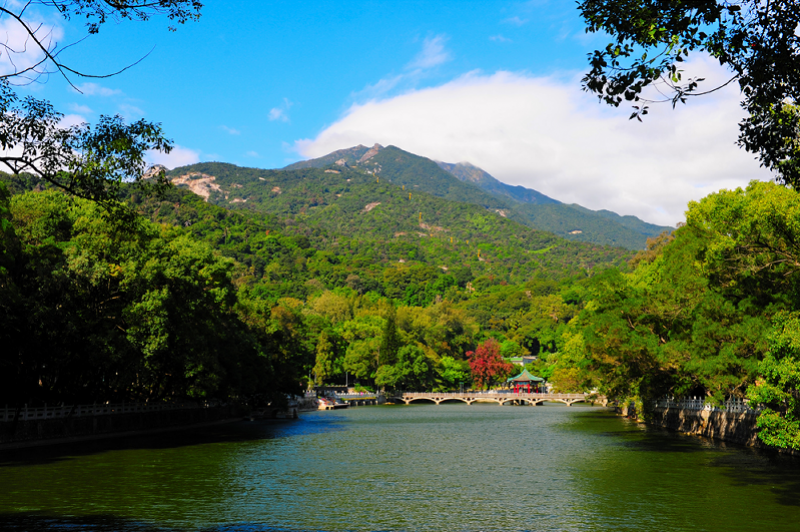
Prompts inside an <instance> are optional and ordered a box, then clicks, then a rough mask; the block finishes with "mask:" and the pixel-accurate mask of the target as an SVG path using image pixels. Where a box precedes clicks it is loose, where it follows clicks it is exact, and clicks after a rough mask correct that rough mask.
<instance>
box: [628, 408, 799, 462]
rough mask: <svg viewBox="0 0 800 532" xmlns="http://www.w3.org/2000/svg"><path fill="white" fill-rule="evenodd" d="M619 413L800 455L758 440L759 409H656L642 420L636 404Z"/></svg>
mask: <svg viewBox="0 0 800 532" xmlns="http://www.w3.org/2000/svg"><path fill="white" fill-rule="evenodd" d="M616 412H617V413H618V414H620V415H622V416H624V417H627V418H629V419H634V420H636V421H637V422H639V423H643V424H646V425H651V426H655V427H660V428H663V429H667V430H671V431H675V432H680V433H682V434H689V435H692V436H700V437H703V438H710V439H713V440H718V441H724V442H727V443H735V444H738V445H744V446H747V447H755V448H759V449H765V450H770V451H775V452H779V453H782V454H789V455H794V456H800V452H797V451H794V450H792V449H779V448H776V447H772V446H769V445H766V444H765V443H764V442H762V441H761V440H760V439H759V438H758V425H757V421H758V412H757V411H755V410H749V409H748V410H744V411H738V412H737V411H724V410H714V409H705V408H703V409H697V408H681V407H674V406H656V407H655V408H654V409H653V410H652V411H651V412H649V413H648V416H647V419H642V418H641V417H639V414H638V413H637V411H636V409H635V408H634V407H633V405H630V406H620V407H617V408H616Z"/></svg>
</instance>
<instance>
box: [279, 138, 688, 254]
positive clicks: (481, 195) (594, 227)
mask: <svg viewBox="0 0 800 532" xmlns="http://www.w3.org/2000/svg"><path fill="white" fill-rule="evenodd" d="M308 168H321V169H329V170H331V169H337V168H338V169H339V170H340V171H341V170H343V169H349V170H359V171H362V172H364V173H367V174H369V175H373V176H375V179H376V181H377V180H379V179H382V180H384V181H387V180H388V181H390V182H391V183H394V184H397V185H401V186H403V185H404V186H405V187H406V190H410V191H417V192H427V193H429V194H432V195H434V196H439V197H442V198H446V199H450V200H454V201H461V202H467V203H473V204H476V205H481V206H483V207H486V208H487V209H493V210H495V211H497V212H498V213H500V214H501V215H502V216H505V217H507V218H510V219H512V220H516V221H517V222H520V223H522V224H524V225H527V226H529V227H533V228H535V229H539V230H542V231H548V232H551V233H554V234H556V235H558V236H561V237H564V238H566V239H568V240H574V241H581V242H591V243H594V244H601V245H609V246H622V247H625V248H627V249H631V250H639V249H644V247H645V245H646V242H647V239H648V238H651V237H654V236H657V235H659V234H661V233H662V232H664V231H671V230H672V229H673V228H672V227H666V226H658V225H654V224H649V223H646V222H643V221H642V220H640V219H638V218H636V217H634V216H620V215H618V214H616V213H613V212H611V211H592V210H590V209H586V208H584V207H581V206H580V205H574V204H573V205H567V204H563V203H561V202H559V201H558V200H555V199H553V198H550V197H548V196H546V195H544V194H542V193H541V192H538V191H536V190H533V189H529V188H525V187H522V186H512V185H507V184H505V183H503V182H501V181H499V180H497V179H496V178H494V177H493V176H491V175H490V174H489V173H487V172H485V171H484V170H482V169H480V168H478V167H476V166H474V165H472V164H469V163H456V164H451V163H445V162H434V161H432V160H430V159H428V158H426V157H421V156H418V155H414V154H412V153H409V152H406V151H404V150H401V149H400V148H397V147H395V146H388V147H383V146H381V145H379V144H376V145H374V146H373V147H371V148H368V147H366V146H360V145H359V146H355V147H353V148H347V149H343V150H338V151H335V152H333V153H330V154H328V155H325V156H323V157H319V158H317V159H310V160H307V161H301V162H298V163H294V164H292V165H289V166H287V167H286V168H285V169H284V170H299V169H308Z"/></svg>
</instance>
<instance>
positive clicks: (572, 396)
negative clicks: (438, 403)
mask: <svg viewBox="0 0 800 532" xmlns="http://www.w3.org/2000/svg"><path fill="white" fill-rule="evenodd" d="M396 396H398V397H409V398H415V397H420V398H421V397H436V398H440V397H443V398H448V397H452V398H454V399H460V398H466V397H491V398H498V399H513V398H516V397H520V398H525V399H563V400H575V399H586V398H588V397H591V394H584V393H513V392H512V393H502V392H501V393H497V392H491V391H490V392H482V391H481V392H463V393H462V392H398V393H397V394H396Z"/></svg>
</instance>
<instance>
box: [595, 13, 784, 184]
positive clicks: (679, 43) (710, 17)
mask: <svg viewBox="0 0 800 532" xmlns="http://www.w3.org/2000/svg"><path fill="white" fill-rule="evenodd" d="M579 9H580V11H581V14H582V15H583V18H584V19H585V20H586V22H587V24H588V27H587V31H589V32H606V33H608V34H610V35H611V36H612V38H613V41H612V42H611V43H610V44H608V45H607V46H606V47H605V48H604V49H602V50H597V51H595V52H594V53H593V54H592V55H591V59H590V64H591V69H590V71H589V72H588V73H587V74H586V76H585V77H584V78H583V86H584V89H585V90H587V91H589V92H593V93H595V94H597V95H598V97H599V98H600V99H601V100H603V101H605V102H606V103H608V104H611V105H614V106H619V105H620V103H622V102H623V101H629V102H632V104H634V106H633V108H634V112H633V114H632V115H631V117H632V118H634V117H636V118H639V119H641V116H642V115H645V114H647V112H648V106H647V104H648V103H652V102H653V101H656V100H654V97H653V96H650V95H651V94H660V95H661V96H663V98H664V101H669V102H672V104H673V106H674V105H675V104H677V103H678V102H682V103H685V102H686V101H687V99H688V98H689V97H692V96H698V95H703V94H708V93H709V92H713V91H714V90H716V89H717V88H718V87H708V86H707V84H706V83H704V82H705V79H703V78H699V77H698V78H691V79H684V78H683V76H682V71H681V68H680V67H681V64H682V63H683V62H684V61H685V60H686V59H687V58H689V57H690V55H692V54H696V53H698V52H701V53H704V54H707V55H708V56H710V57H711V58H713V59H714V60H715V61H717V62H719V64H720V65H722V66H724V67H726V68H728V69H729V70H730V72H731V78H730V79H729V80H728V82H726V83H725V84H727V83H732V82H736V83H738V84H739V87H740V89H741V94H742V107H743V108H744V109H745V110H746V111H747V112H748V114H749V116H748V117H747V118H745V119H743V120H742V122H741V123H740V125H739V127H740V134H739V144H740V145H741V146H743V147H744V148H746V149H747V150H748V151H750V152H753V153H757V154H758V157H759V159H760V160H761V163H762V165H763V166H766V167H768V168H770V169H772V170H774V171H776V172H777V173H778V176H779V177H778V179H780V180H781V181H783V182H784V183H786V184H790V185H792V186H795V187H797V186H798V185H800V162H799V161H800V159H799V158H798V155H800V114H798V111H797V107H796V106H797V103H798V101H799V100H800V98H799V96H800V35H798V33H797V27H798V24H800V3H798V2H797V1H796V0H782V1H776V2H761V1H759V0H736V1H713V0H701V1H688V0H677V1H676V0H633V1H631V0H583V1H581V2H580V3H579ZM648 89H655V91H651V92H648ZM659 98H660V97H659Z"/></svg>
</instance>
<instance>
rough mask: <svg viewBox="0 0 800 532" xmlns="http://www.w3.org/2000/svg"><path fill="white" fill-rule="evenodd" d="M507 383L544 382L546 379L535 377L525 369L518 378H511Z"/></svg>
mask: <svg viewBox="0 0 800 532" xmlns="http://www.w3.org/2000/svg"><path fill="white" fill-rule="evenodd" d="M506 382H544V379H543V378H541V377H536V376H535V375H531V373H530V372H529V371H528V370H527V369H524V370H522V373H520V374H519V375H517V376H516V377H511V378H509V379H508V381H506Z"/></svg>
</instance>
